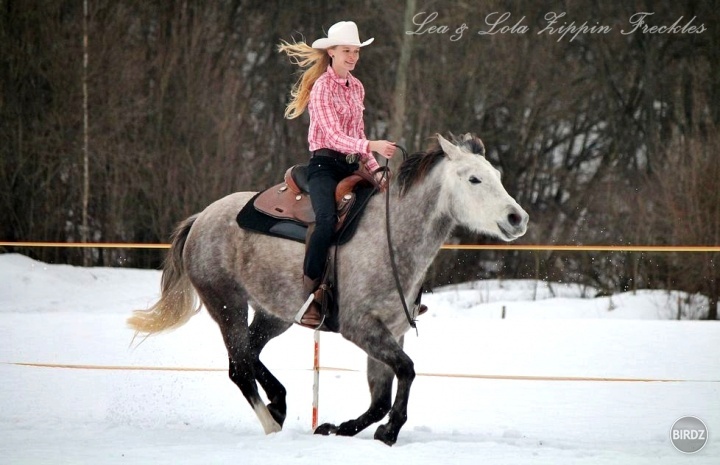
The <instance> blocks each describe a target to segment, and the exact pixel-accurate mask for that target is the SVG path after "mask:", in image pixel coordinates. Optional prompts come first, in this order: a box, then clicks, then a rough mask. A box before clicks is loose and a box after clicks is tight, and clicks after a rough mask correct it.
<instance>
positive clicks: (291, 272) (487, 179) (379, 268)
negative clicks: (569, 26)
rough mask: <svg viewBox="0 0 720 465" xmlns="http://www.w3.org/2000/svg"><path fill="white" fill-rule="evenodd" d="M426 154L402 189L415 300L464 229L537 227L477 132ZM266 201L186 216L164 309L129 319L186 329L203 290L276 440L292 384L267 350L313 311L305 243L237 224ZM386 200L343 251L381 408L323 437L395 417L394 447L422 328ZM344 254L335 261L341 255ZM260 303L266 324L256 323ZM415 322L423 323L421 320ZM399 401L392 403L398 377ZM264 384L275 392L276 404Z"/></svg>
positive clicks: (356, 331)
mask: <svg viewBox="0 0 720 465" xmlns="http://www.w3.org/2000/svg"><path fill="white" fill-rule="evenodd" d="M438 141H439V143H440V147H438V148H437V149H435V150H433V151H430V152H428V153H422V154H414V155H412V156H410V157H409V158H408V159H407V160H405V161H404V162H403V164H402V165H401V167H400V169H399V170H398V173H397V174H396V176H394V177H393V180H392V181H391V183H392V184H391V190H390V192H391V194H390V195H391V199H390V209H391V210H390V214H391V224H390V227H391V232H392V237H393V249H394V251H395V257H396V258H395V260H396V262H397V267H398V271H399V280H400V283H401V285H402V290H403V292H404V294H405V296H415V295H417V294H418V292H419V290H420V286H421V285H422V282H423V279H424V276H425V273H426V271H427V269H428V267H429V266H430V264H431V263H432V261H433V259H434V258H435V256H436V255H437V253H438V251H439V250H440V247H441V246H442V244H443V243H444V242H445V240H446V239H447V238H448V236H449V235H450V233H451V231H452V230H453V228H455V227H456V226H464V227H466V228H468V229H470V230H471V231H474V232H477V233H484V234H489V235H491V236H495V237H498V238H500V239H502V240H504V241H511V240H513V239H516V238H518V237H520V236H522V235H523V234H525V231H526V229H527V223H528V214H527V213H526V212H525V211H524V210H523V209H522V208H521V207H520V205H518V204H517V202H515V200H514V199H513V198H512V197H511V196H510V195H508V193H507V192H506V191H505V188H504V187H503V186H502V183H501V182H500V173H499V172H498V171H497V170H496V169H495V168H493V167H492V165H491V164H490V163H489V162H488V161H487V160H486V159H485V157H484V152H485V149H484V147H483V145H482V142H481V141H480V140H479V139H477V138H474V137H472V136H470V135H466V136H464V137H463V138H461V139H460V140H458V141H455V143H451V142H449V141H447V140H446V139H444V138H443V137H442V136H440V135H438ZM253 195H255V193H254V192H238V193H234V194H231V195H228V196H227V197H224V198H222V199H220V200H217V201H216V202H214V203H213V204H211V205H210V206H208V207H207V208H206V209H205V210H204V211H202V212H201V213H199V214H196V215H193V216H191V217H190V218H188V219H186V220H185V221H183V222H182V223H180V225H179V226H178V228H177V230H176V231H175V232H174V234H173V239H172V248H171V249H170V254H169V256H168V258H167V260H166V263H165V265H164V271H163V275H162V294H161V298H160V300H159V301H158V302H157V303H156V304H155V305H153V306H152V307H151V308H149V309H148V310H145V311H136V312H135V313H134V315H133V316H132V317H131V318H130V319H129V320H128V323H129V325H130V326H131V327H132V328H133V329H135V330H136V331H138V332H139V333H141V334H142V333H145V334H152V333H156V332H159V331H163V330H168V329H172V328H176V327H178V326H180V325H182V324H184V323H185V322H186V321H188V320H189V319H190V317H192V316H193V315H194V314H195V313H197V311H199V309H200V307H199V304H198V303H197V302H196V298H195V293H194V292H193V289H194V290H195V291H196V292H197V294H198V295H199V296H200V300H201V301H202V304H204V305H205V308H207V310H208V312H209V313H210V315H211V316H212V318H213V319H214V320H215V321H216V322H217V324H218V325H219V326H220V330H221V332H222V335H223V339H224V341H225V346H226V347H227V350H228V356H229V360H230V369H229V374H230V379H231V380H232V381H233V382H234V383H235V384H236V385H237V386H238V387H239V388H240V390H241V391H242V393H243V395H244V396H245V398H246V399H247V401H248V402H249V403H250V406H251V407H252V408H253V410H254V411H255V414H256V415H257V417H258V419H259V420H260V423H261V424H262V426H263V428H264V429H265V432H266V433H272V432H276V431H280V429H281V428H282V424H283V421H284V420H285V415H286V403H285V395H286V391H285V388H284V387H283V385H282V384H281V383H280V382H279V381H278V380H277V378H275V376H273V374H272V373H270V371H269V370H268V369H267V367H266V366H265V365H264V364H263V363H262V362H261V361H260V359H259V356H260V352H261V351H262V349H263V347H265V344H267V342H268V341H269V340H271V339H272V338H274V337H276V336H278V335H280V334H282V333H283V332H285V331H286V330H287V329H288V328H289V327H290V326H291V325H292V324H293V316H294V315H295V313H296V312H297V309H298V308H299V307H300V306H301V305H302V303H303V302H304V300H305V297H306V295H305V294H304V292H303V284H302V282H303V280H302V273H303V271H302V270H303V266H302V265H303V256H304V253H305V249H304V246H303V244H301V243H298V242H294V241H290V240H285V239H280V238H276V237H271V236H267V235H261V234H257V233H253V232H249V231H246V230H243V229H241V228H239V227H238V225H237V223H236V216H237V214H238V212H239V211H240V209H241V208H242V207H243V206H244V205H245V203H246V202H247V201H248V200H249V199H250V198H251V197H253ZM388 250H389V249H388V244H387V240H386V227H385V200H384V198H383V196H381V195H377V196H375V197H372V198H371V199H370V201H369V202H368V204H367V207H366V210H365V213H364V214H363V216H362V218H361V219H360V224H359V225H358V229H357V232H356V234H355V236H354V238H353V239H352V240H350V241H349V242H348V243H347V244H345V245H343V246H341V247H340V249H339V250H338V254H337V260H338V261H337V279H338V281H337V299H338V305H339V314H338V319H339V325H340V331H339V332H340V334H342V335H343V336H344V337H345V338H346V339H348V340H349V341H351V342H353V343H354V344H356V345H357V346H358V347H360V348H361V349H362V350H364V351H365V352H366V353H367V354H368V359H367V380H368V384H369V387H370V391H371V402H370V407H369V408H368V409H367V411H366V412H365V413H363V414H362V415H360V416H359V417H358V418H356V419H353V420H348V421H346V422H344V423H341V424H340V425H339V426H335V425H332V424H323V425H321V426H319V427H318V428H317V429H316V430H315V432H316V433H319V434H338V435H344V436H352V435H355V434H356V433H358V432H359V431H362V430H363V429H365V428H367V427H368V426H370V425H371V424H373V423H375V422H378V421H380V420H382V419H383V418H384V417H385V416H386V415H388V414H389V415H388V422H387V423H386V424H383V425H381V426H379V427H378V429H377V431H376V432H375V438H376V439H379V440H381V441H383V442H385V443H386V444H394V443H395V441H396V440H397V437H398V433H399V432H400V428H401V427H402V426H403V424H404V423H405V421H406V420H407V407H408V399H409V396H410V386H411V384H412V382H413V379H414V378H415V371H414V368H413V362H412V360H411V359H410V357H408V355H407V354H406V353H405V352H404V351H403V335H404V334H405V332H406V331H407V330H408V329H409V328H410V323H409V321H408V319H407V317H406V315H405V313H404V311H403V308H402V306H401V301H400V298H399V295H398V292H397V289H396V286H395V281H394V278H393V276H392V275H391V264H390V259H389V258H388ZM331 253H332V252H331ZM248 304H249V305H251V306H252V308H253V309H254V311H255V316H254V318H253V320H252V322H251V323H250V324H248ZM414 316H415V315H413V317H414ZM394 377H397V383H398V384H397V392H396V395H395V400H394V402H393V399H392V383H393V378H394ZM257 383H259V384H260V386H261V387H262V388H263V389H264V390H265V393H266V394H267V397H268V400H269V404H268V405H267V406H266V405H265V404H264V402H263V401H262V399H261V397H260V395H259V394H258V388H257Z"/></svg>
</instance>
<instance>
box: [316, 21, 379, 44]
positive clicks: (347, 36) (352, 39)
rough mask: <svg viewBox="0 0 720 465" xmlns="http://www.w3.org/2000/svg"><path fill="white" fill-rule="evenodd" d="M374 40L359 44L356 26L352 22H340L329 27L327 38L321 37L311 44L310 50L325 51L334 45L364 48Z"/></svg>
mask: <svg viewBox="0 0 720 465" xmlns="http://www.w3.org/2000/svg"><path fill="white" fill-rule="evenodd" d="M373 40H375V38H372V39H368V40H366V41H365V42H360V36H359V35H358V28H357V24H355V23H354V22H352V21H340V22H339V23H335V24H333V25H332V26H330V29H328V33H327V38H325V37H323V38H322V39H318V40H316V41H315V42H313V43H312V48H320V49H326V48H330V47H334V46H336V45H352V46H355V47H364V46H366V45H370V44H371V43H372V41H373Z"/></svg>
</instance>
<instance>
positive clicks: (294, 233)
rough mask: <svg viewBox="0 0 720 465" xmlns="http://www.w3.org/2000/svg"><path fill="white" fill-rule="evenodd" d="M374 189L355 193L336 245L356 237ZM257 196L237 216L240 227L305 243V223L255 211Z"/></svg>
mask: <svg viewBox="0 0 720 465" xmlns="http://www.w3.org/2000/svg"><path fill="white" fill-rule="evenodd" d="M375 192H376V191H375V189H373V188H372V187H362V188H360V189H358V190H356V191H355V196H356V197H355V202H354V203H353V205H352V207H351V209H350V212H348V216H347V219H346V220H345V224H344V226H343V229H342V230H341V231H339V232H338V234H336V235H335V239H334V244H337V245H342V244H345V243H346V242H348V241H349V240H350V239H352V237H353V236H354V235H355V231H356V230H357V225H358V223H359V222H360V218H361V217H362V213H363V211H364V209H365V208H364V207H365V205H366V204H367V201H368V200H369V198H370V197H371V196H372V195H373V194H374V193H375ZM260 194H261V193H258V194H256V195H255V196H254V197H253V198H252V199H250V201H249V202H248V203H246V204H245V206H244V207H243V208H242V209H241V210H240V213H238V215H237V223H238V225H239V226H240V227H241V228H243V229H246V230H248V231H253V232H257V233H260V234H265V235H268V236H274V237H281V238H283V239H289V240H293V241H297V242H302V243H303V244H304V243H305V236H306V235H307V229H308V228H307V226H306V225H305V224H303V223H299V222H297V221H292V220H279V219H277V218H273V217H272V216H268V215H266V214H264V213H261V212H259V211H258V210H256V209H255V206H254V204H255V198H256V197H257V196H258V195H260Z"/></svg>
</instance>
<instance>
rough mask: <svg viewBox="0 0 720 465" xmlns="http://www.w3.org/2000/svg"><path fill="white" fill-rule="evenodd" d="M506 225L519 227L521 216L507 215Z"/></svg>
mask: <svg viewBox="0 0 720 465" xmlns="http://www.w3.org/2000/svg"><path fill="white" fill-rule="evenodd" d="M508 223H510V224H511V225H512V226H520V223H522V216H520V215H519V214H517V213H510V214H509V215H508Z"/></svg>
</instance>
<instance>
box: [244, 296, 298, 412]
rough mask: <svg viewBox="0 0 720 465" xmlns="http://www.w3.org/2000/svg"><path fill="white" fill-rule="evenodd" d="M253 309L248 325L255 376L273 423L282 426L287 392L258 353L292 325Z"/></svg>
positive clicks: (285, 410) (256, 307)
mask: <svg viewBox="0 0 720 465" xmlns="http://www.w3.org/2000/svg"><path fill="white" fill-rule="evenodd" d="M253 307H254V308H255V317H254V318H253V321H252V324H251V325H250V341H251V344H252V350H253V354H254V356H255V376H256V377H257V380H258V382H259V383H260V386H261V387H262V388H263V390H264V391H265V394H267V398H268V400H269V401H270V403H269V404H268V405H267V408H268V410H269V411H270V414H271V415H272V416H273V418H274V419H275V421H276V422H278V424H280V426H282V424H283V422H284V421H285V415H286V413H287V403H286V399H285V398H286V394H287V392H286V391H285V387H284V386H283V385H282V383H280V381H278V379H277V378H275V376H273V374H272V373H270V370H268V369H267V367H266V366H265V365H264V364H263V363H262V362H261V361H260V352H262V350H263V348H264V347H265V344H267V343H268V341H270V340H271V339H272V338H274V337H276V336H279V335H280V334H282V333H284V332H285V331H287V329H288V328H290V326H292V323H289V322H286V321H283V320H281V319H279V318H276V317H274V316H272V315H270V314H268V313H266V312H264V311H262V310H260V309H259V307H258V306H257V305H255V304H254V305H253Z"/></svg>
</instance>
